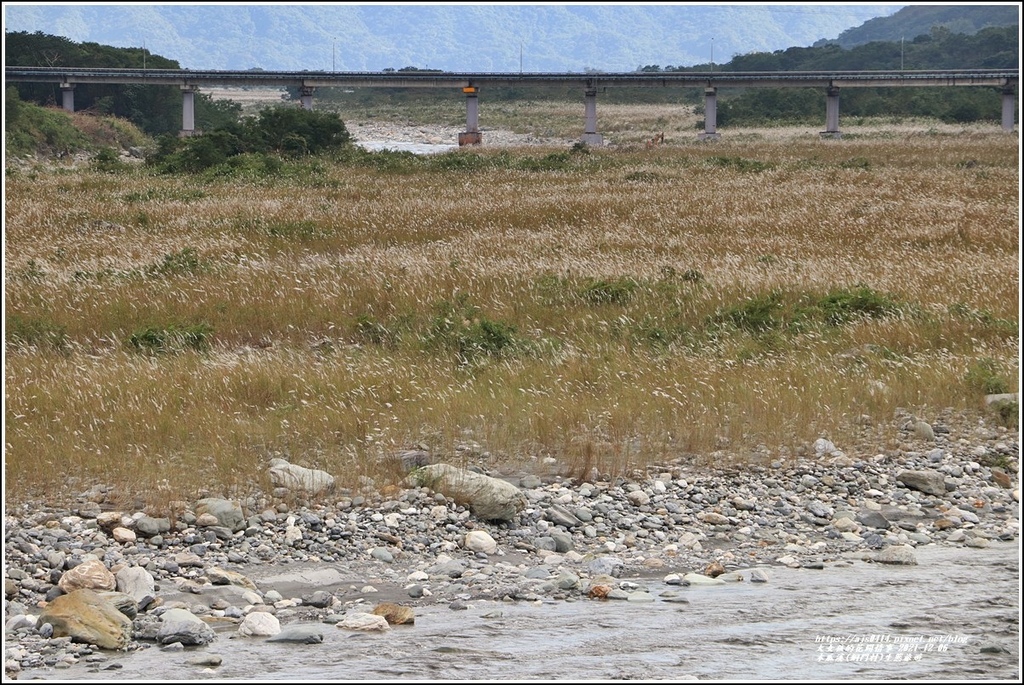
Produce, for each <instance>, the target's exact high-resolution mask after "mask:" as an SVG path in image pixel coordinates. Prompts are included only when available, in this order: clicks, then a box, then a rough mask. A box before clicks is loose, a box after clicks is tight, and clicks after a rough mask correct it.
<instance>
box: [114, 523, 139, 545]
mask: <svg viewBox="0 0 1024 685" xmlns="http://www.w3.org/2000/svg"><path fill="white" fill-rule="evenodd" d="M110 534H111V536H112V537H113V538H114V541H115V542H119V543H121V544H124V543H126V542H135V540H136V538H137V537H138V536H137V535H135V531H134V530H129V529H127V528H123V527H121V526H118V527H117V528H115V529H114V530H113V531H111V533H110Z"/></svg>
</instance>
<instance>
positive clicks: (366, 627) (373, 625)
mask: <svg viewBox="0 0 1024 685" xmlns="http://www.w3.org/2000/svg"><path fill="white" fill-rule="evenodd" d="M335 626H336V627H338V628H344V629H345V630H359V631H364V632H374V631H381V632H383V631H385V630H390V628H391V626H390V625H389V624H388V621H387V619H386V618H384V617H383V616H378V615H376V614H364V613H354V614H345V616H344V618H342V619H341V620H340V621H338V622H337V623H336V624H335Z"/></svg>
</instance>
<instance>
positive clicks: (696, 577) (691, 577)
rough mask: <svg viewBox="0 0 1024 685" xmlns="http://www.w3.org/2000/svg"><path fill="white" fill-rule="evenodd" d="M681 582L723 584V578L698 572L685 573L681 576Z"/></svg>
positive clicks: (688, 583)
mask: <svg viewBox="0 0 1024 685" xmlns="http://www.w3.org/2000/svg"><path fill="white" fill-rule="evenodd" d="M683 583H685V584H687V585H725V584H726V583H725V581H724V580H719V579H718V578H709V577H707V576H705V575H701V574H700V573H687V574H686V575H684V576H683Z"/></svg>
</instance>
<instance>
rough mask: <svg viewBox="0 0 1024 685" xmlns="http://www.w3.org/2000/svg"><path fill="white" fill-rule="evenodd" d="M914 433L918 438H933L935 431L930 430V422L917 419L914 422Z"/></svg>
mask: <svg viewBox="0 0 1024 685" xmlns="http://www.w3.org/2000/svg"><path fill="white" fill-rule="evenodd" d="M914 435H916V436H917V437H918V439H919V440H934V439H935V431H933V430H932V427H931V424H929V423H928V422H927V421H918V422H917V423H915V424H914Z"/></svg>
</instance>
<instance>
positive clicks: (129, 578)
mask: <svg viewBox="0 0 1024 685" xmlns="http://www.w3.org/2000/svg"><path fill="white" fill-rule="evenodd" d="M114 578H115V580H116V581H117V591H118V592H123V593H124V594H126V595H130V596H131V597H132V598H134V599H135V601H136V602H138V603H139V604H143V603H144V602H146V603H148V601H151V600H152V599H153V598H154V597H156V579H155V578H153V575H152V574H151V573H150V572H149V571H147V570H146V569H144V568H143V567H141V566H125V567H124V568H122V569H120V570H119V571H118V572H117V573H116V574H115V575H114Z"/></svg>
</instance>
